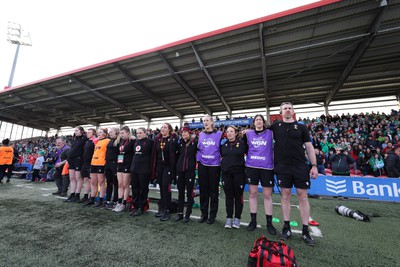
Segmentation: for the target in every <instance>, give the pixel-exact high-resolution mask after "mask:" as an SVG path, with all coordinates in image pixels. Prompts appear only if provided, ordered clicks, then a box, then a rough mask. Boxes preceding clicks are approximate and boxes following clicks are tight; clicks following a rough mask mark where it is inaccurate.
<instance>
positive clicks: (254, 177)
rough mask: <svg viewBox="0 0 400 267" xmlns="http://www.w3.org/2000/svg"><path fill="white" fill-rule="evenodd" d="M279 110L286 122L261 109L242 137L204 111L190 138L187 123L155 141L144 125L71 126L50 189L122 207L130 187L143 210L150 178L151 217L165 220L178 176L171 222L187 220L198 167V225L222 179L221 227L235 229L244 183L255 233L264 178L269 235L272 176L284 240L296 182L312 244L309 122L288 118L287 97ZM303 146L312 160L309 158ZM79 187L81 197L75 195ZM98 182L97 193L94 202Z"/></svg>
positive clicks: (210, 217) (313, 171)
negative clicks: (154, 199) (153, 187)
mask: <svg viewBox="0 0 400 267" xmlns="http://www.w3.org/2000/svg"><path fill="white" fill-rule="evenodd" d="M280 111H281V114H282V118H283V120H282V121H278V122H274V123H273V124H272V125H270V126H267V123H266V121H265V119H264V117H263V116H262V115H256V116H255V117H254V120H253V128H252V129H249V130H245V131H243V132H242V138H239V131H238V129H237V128H236V127H235V126H228V127H227V128H226V137H227V138H223V133H222V132H221V131H219V130H217V129H215V128H214V121H213V118H212V117H211V116H209V115H206V116H204V117H203V124H204V130H203V131H202V132H201V133H200V134H199V136H198V137H193V136H192V132H191V130H190V129H189V128H188V127H183V128H182V129H181V135H180V136H178V135H177V134H176V133H175V132H173V128H172V126H171V125H170V124H169V123H164V124H163V125H162V127H161V131H160V134H158V135H157V136H156V137H155V138H154V139H153V140H152V139H149V138H148V137H147V135H146V130H145V129H144V128H138V129H137V130H136V133H137V136H136V139H135V138H133V137H132V136H131V133H130V129H129V128H128V127H127V126H123V127H121V128H120V129H118V128H111V129H110V130H109V131H108V130H107V129H105V128H101V129H99V130H98V131H97V133H96V131H95V130H94V129H88V130H87V131H86V132H85V131H84V129H83V128H82V127H76V128H75V133H74V138H73V140H72V142H71V145H70V146H68V145H67V144H66V139H65V138H63V137H59V138H58V139H57V140H56V145H57V148H58V150H57V152H56V154H55V156H54V162H55V167H56V174H55V180H56V183H57V187H58V191H57V192H56V193H54V194H55V195H62V196H67V194H66V192H67V190H68V185H69V184H70V189H71V194H70V195H69V197H68V198H67V199H66V200H65V201H66V202H79V203H82V205H83V206H94V207H105V208H106V209H112V210H113V211H115V212H121V211H124V210H125V206H126V204H127V200H128V197H129V194H130V187H129V186H131V189H132V199H133V206H134V209H133V210H132V211H131V213H130V215H132V216H140V215H142V214H143V212H144V207H145V205H146V202H147V198H148V192H149V187H148V185H149V182H157V183H158V184H159V188H160V196H161V199H160V203H159V210H158V212H157V213H156V214H155V217H157V218H160V220H161V221H167V220H168V219H169V218H170V214H169V207H170V205H171V184H172V183H173V182H174V181H175V182H176V183H177V187H178V192H179V199H178V214H177V216H176V218H175V221H177V222H178V221H181V220H182V221H183V222H184V223H188V222H189V221H190V215H191V213H192V206H193V203H194V200H193V198H194V183H195V170H196V165H197V168H198V184H199V189H200V209H201V217H200V219H199V221H198V222H199V223H205V222H206V223H207V224H213V223H214V222H215V220H216V217H217V212H218V203H219V199H218V196H219V183H220V178H221V177H222V184H223V189H224V192H225V197H226V201H225V205H226V212H227V220H226V223H225V228H239V227H240V219H241V215H242V210H243V190H244V187H245V184H246V183H247V184H249V191H250V195H249V205H250V215H251V222H250V223H249V224H248V226H247V230H249V231H253V230H254V229H255V228H256V227H257V206H258V204H257V202H258V185H259V184H261V186H262V195H263V201H264V212H265V215H266V227H267V230H268V232H269V233H270V234H271V235H276V234H277V230H276V229H275V227H274V226H273V224H272V212H273V201H272V193H273V187H274V184H275V180H274V174H276V176H277V183H278V186H279V187H280V188H281V206H282V213H283V218H284V225H283V229H282V231H281V233H280V238H281V239H283V240H286V239H288V238H290V237H291V235H292V232H291V228H290V224H289V223H290V213H291V209H290V197H291V190H292V187H293V186H295V187H296V192H297V196H298V200H299V206H300V213H301V218H302V223H303V229H302V238H303V240H304V241H305V242H306V243H307V244H308V245H314V244H315V241H314V239H313V238H312V237H311V236H310V233H309V228H308V222H309V215H310V205H309V202H308V195H307V190H308V189H309V188H310V178H316V177H317V176H318V171H317V167H316V166H317V165H316V157H315V153H314V148H313V146H312V144H311V142H310V138H309V133H308V130H307V128H306V127H305V126H304V125H303V124H299V123H297V121H295V120H294V118H293V114H294V110H293V105H292V104H291V103H289V102H284V103H282V104H281V106H280ZM96 135H97V136H96ZM274 141H275V144H274ZM305 152H306V154H307V157H308V162H309V163H310V164H311V166H310V165H308V164H307V159H306V155H305ZM63 169H64V170H65V169H68V171H69V181H67V180H66V179H64V178H65V176H63ZM221 174H222V175H221ZM63 177H64V178H63ZM67 177H68V176H67ZM105 181H107V183H105ZM89 185H90V186H89ZM82 187H84V197H83V198H80V192H81V191H82ZM98 188H99V189H100V194H99V195H100V198H99V200H98V201H95V199H96V196H97V194H98ZM185 193H186V199H187V205H186V206H187V208H186V212H184V206H185ZM89 194H90V195H89ZM104 197H105V199H106V201H105V202H104V201H103V199H104Z"/></svg>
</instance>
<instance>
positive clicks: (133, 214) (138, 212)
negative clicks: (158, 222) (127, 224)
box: [131, 208, 143, 217]
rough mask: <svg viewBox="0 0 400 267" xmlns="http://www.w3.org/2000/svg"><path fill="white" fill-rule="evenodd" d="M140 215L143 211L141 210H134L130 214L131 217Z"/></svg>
mask: <svg viewBox="0 0 400 267" xmlns="http://www.w3.org/2000/svg"><path fill="white" fill-rule="evenodd" d="M142 214H143V210H142V209H141V208H138V209H135V210H134V211H133V212H131V215H132V216H133V217H136V216H140V215H142Z"/></svg>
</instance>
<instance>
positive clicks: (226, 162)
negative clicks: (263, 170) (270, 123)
mask: <svg viewBox="0 0 400 267" xmlns="http://www.w3.org/2000/svg"><path fill="white" fill-rule="evenodd" d="M226 135H227V139H224V140H222V142H221V156H222V161H221V169H222V183H223V187H224V192H225V205H226V215H227V216H226V217H227V220H226V223H225V228H227V229H230V228H236V229H239V228H240V218H241V216H242V211H243V190H244V186H245V175H244V173H245V165H244V164H245V160H244V155H245V154H246V153H247V144H246V142H245V141H244V140H242V139H239V137H238V129H237V128H236V127H235V126H228V128H227V129H226ZM234 210H235V218H233V211H234Z"/></svg>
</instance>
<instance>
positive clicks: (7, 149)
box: [0, 138, 14, 184]
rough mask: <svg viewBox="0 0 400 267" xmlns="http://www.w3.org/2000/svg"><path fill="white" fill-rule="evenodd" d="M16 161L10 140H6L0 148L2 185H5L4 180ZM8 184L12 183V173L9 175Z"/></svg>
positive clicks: (0, 179) (0, 180)
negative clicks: (7, 171) (14, 160)
mask: <svg viewBox="0 0 400 267" xmlns="http://www.w3.org/2000/svg"><path fill="white" fill-rule="evenodd" d="M13 159H14V148H12V147H11V146H10V140H9V139H8V138H7V139H4V140H3V141H2V146H0V184H1V183H3V182H2V181H3V178H4V175H5V173H6V170H7V169H10V168H11V167H12V164H13ZM7 176H9V177H7V182H9V181H10V178H11V172H9V173H8V175H7Z"/></svg>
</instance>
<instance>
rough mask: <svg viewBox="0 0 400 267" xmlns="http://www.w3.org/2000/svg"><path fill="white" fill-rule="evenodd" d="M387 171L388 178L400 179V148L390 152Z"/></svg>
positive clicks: (387, 158)
mask: <svg viewBox="0 0 400 267" xmlns="http://www.w3.org/2000/svg"><path fill="white" fill-rule="evenodd" d="M386 170H387V173H388V177H390V178H400V148H399V147H397V148H395V149H393V150H389V151H388V154H387V157H386Z"/></svg>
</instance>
